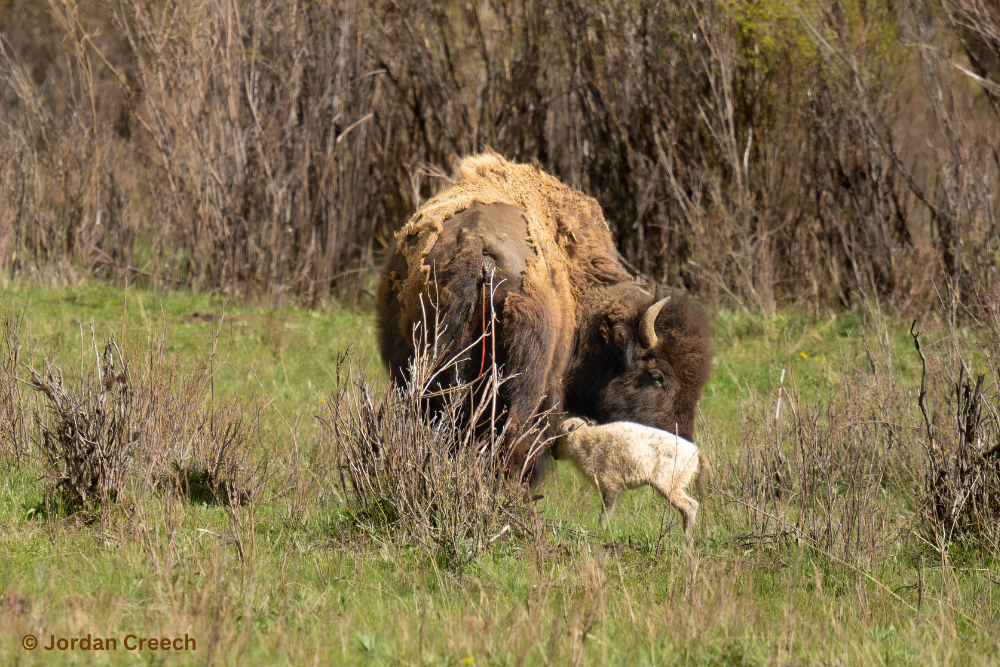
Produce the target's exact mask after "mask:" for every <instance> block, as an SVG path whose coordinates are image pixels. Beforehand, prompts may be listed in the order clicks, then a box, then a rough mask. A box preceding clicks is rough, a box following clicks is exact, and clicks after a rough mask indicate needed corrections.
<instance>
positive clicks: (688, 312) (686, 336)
mask: <svg viewBox="0 0 1000 667" xmlns="http://www.w3.org/2000/svg"><path fill="white" fill-rule="evenodd" d="M605 303H606V304H608V303H611V304H613V305H610V306H607V307H605V308H604V309H602V312H601V313H599V314H598V316H597V317H595V318H594V319H593V320H592V321H593V322H594V323H595V326H593V327H591V328H590V330H591V331H592V332H593V334H594V335H591V336H590V337H589V340H588V339H587V338H586V334H585V333H584V332H581V333H584V337H583V338H581V344H582V347H583V348H584V349H582V350H580V352H583V354H580V355H579V356H578V359H579V363H578V364H577V365H576V366H575V368H574V369H573V372H571V374H570V377H569V378H568V379H569V382H568V385H569V386H568V390H569V391H567V396H566V408H567V409H569V410H571V411H575V412H580V413H583V414H586V415H588V416H590V417H592V418H594V419H596V420H598V421H599V422H601V423H607V422H612V421H630V422H635V423H639V424H645V425H647V426H653V427H656V428H661V429H664V430H667V431H670V432H672V433H676V434H677V435H679V436H681V437H682V438H686V439H688V440H691V439H692V438H693V435H694V415H695V410H696V409H697V405H698V399H699V397H700V396H701V389H702V387H703V386H704V384H705V381H706V380H707V378H708V371H709V368H710V365H711V349H710V342H709V341H710V334H709V329H708V324H707V322H706V320H705V318H704V317H703V316H702V315H701V314H700V313H698V312H697V311H696V310H695V309H694V308H693V306H692V305H691V304H690V303H689V302H688V301H687V300H686V299H683V298H676V297H674V298H672V297H667V298H665V299H661V300H658V301H655V302H654V300H653V299H652V298H651V297H649V296H648V295H647V294H645V293H644V292H640V291H638V290H634V291H632V292H630V293H628V294H624V295H617V297H616V298H615V299H614V300H613V301H611V302H605ZM598 322H599V323H598Z"/></svg>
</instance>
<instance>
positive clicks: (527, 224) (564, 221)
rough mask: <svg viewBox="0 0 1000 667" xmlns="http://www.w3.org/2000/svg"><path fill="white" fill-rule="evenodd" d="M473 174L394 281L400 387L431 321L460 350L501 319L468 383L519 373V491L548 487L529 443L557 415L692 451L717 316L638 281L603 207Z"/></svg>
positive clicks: (390, 266)
mask: <svg viewBox="0 0 1000 667" xmlns="http://www.w3.org/2000/svg"><path fill="white" fill-rule="evenodd" d="M459 173H460V180H459V181H458V182H457V183H456V184H455V185H453V186H452V187H450V188H448V189H447V190H445V191H444V192H442V193H441V194H440V195H438V196H437V197H435V198H433V199H431V200H430V201H428V202H427V203H426V204H424V205H423V206H422V207H421V208H420V210H418V211H417V212H416V214H414V216H413V217H412V218H411V219H410V220H409V222H408V223H407V224H406V225H405V226H404V227H403V228H402V229H401V230H400V231H399V233H398V234H397V235H396V248H395V251H394V252H393V254H392V256H391V257H390V258H389V261H388V262H387V264H386V266H385V269H384V271H383V273H382V282H381V285H380V288H379V326H380V329H381V340H380V343H381V348H382V357H383V359H384V360H385V362H386V363H387V364H388V366H389V369H390V376H391V378H392V380H393V382H396V383H402V382H405V380H406V377H407V372H408V369H409V362H410V360H411V359H412V358H413V356H414V354H415V351H414V327H415V326H416V325H417V323H419V322H422V321H423V320H424V318H425V317H426V318H427V320H428V321H429V323H430V324H431V325H433V323H434V322H435V321H437V322H439V326H441V329H440V334H441V339H442V340H441V342H442V344H444V345H445V346H446V347H447V348H448V349H450V350H451V351H452V352H456V351H458V350H462V349H465V348H469V347H470V346H472V344H473V343H475V342H476V340H477V339H478V338H479V337H480V335H481V334H482V333H483V330H484V325H483V323H484V322H489V321H490V318H491V316H492V315H493V314H495V317H496V319H495V322H494V327H495V328H493V327H490V326H489V324H487V325H486V327H485V328H486V329H487V330H488V331H492V332H493V336H494V339H493V340H492V341H488V342H480V343H477V344H476V345H474V346H472V347H471V348H470V349H471V351H470V353H469V354H467V355H466V359H465V361H463V362H461V363H459V364H458V373H457V376H458V377H457V379H459V380H462V381H471V380H475V379H476V378H477V377H479V376H481V375H482V374H483V373H484V371H485V372H489V370H490V366H491V365H492V364H497V365H498V366H500V367H502V368H503V370H504V373H505V374H507V375H510V374H515V376H514V377H513V378H512V379H511V380H509V381H508V382H507V383H505V384H504V385H503V386H502V388H501V392H500V400H501V401H502V403H503V407H504V408H505V409H506V417H505V419H506V420H507V424H506V425H507V432H506V437H505V442H504V446H505V447H506V448H507V450H508V453H509V455H510V456H509V458H508V464H507V465H508V468H507V472H508V476H509V477H511V478H512V479H513V480H515V481H518V482H534V481H536V479H537V478H538V476H539V474H540V471H541V467H540V465H539V462H540V461H541V460H543V456H541V455H538V454H530V458H529V453H530V452H529V450H530V446H531V443H530V442H529V441H528V440H527V438H520V437H519V436H520V435H522V433H523V432H524V430H525V428H526V426H527V425H528V424H529V423H530V422H531V421H532V419H533V417H535V416H536V415H537V414H539V413H541V412H544V411H546V410H549V409H552V414H557V413H561V412H563V411H568V412H572V413H575V414H579V415H585V416H587V417H590V418H592V419H595V420H597V421H598V422H602V423H603V422H612V421H631V422H637V423H639V424H646V425H649V426H655V427H658V428H662V429H666V430H668V431H672V432H674V433H677V434H678V435H680V436H681V437H683V438H686V439H688V440H691V439H692V435H693V431H694V413H695V409H696V406H697V403H698V398H699V396H700V395H701V390H702V387H703V386H704V384H705V380H706V379H707V377H708V371H709V365H710V349H709V347H710V345H709V329H708V325H707V323H706V322H705V319H704V318H703V317H702V316H701V315H699V314H698V313H697V312H696V311H694V310H693V309H692V308H691V307H690V306H689V304H688V303H687V301H686V300H685V299H683V298H677V297H675V298H671V297H669V296H668V297H666V298H664V299H660V300H657V299H656V298H654V297H653V296H652V295H650V294H649V293H647V292H646V291H644V290H643V289H641V288H640V287H639V286H638V285H637V284H635V282H634V281H633V279H632V277H631V276H630V275H629V274H628V273H627V272H626V271H625V269H624V268H623V267H622V265H621V263H620V262H619V260H618V257H617V254H616V252H615V248H614V245H613V244H612V241H611V235H610V233H609V232H608V227H607V223H606V222H605V220H604V215H603V213H602V212H601V208H600V206H598V204H597V202H596V201H595V200H594V199H591V198H590V197H587V196H585V195H583V194H582V193H580V192H578V191H576V190H574V189H572V188H569V187H567V186H565V185H563V184H562V183H560V182H559V181H557V180H556V179H555V178H553V177H551V176H549V175H548V174H545V173H543V172H542V171H541V170H539V169H538V168H537V167H534V166H529V165H522V164H514V163H510V162H507V161H506V160H504V159H503V158H501V157H500V156H499V155H497V154H495V153H486V154H483V155H478V156H473V157H467V158H465V159H464V160H463V161H462V162H461V164H460V166H459ZM497 285H499V286H497ZM491 297H492V304H489V303H487V299H489V298H491ZM435 304H436V306H437V311H436V312H435V310H434V306H435ZM426 330H427V329H426V325H424V331H426ZM494 350H495V357H494V354H493V351H494ZM548 426H549V430H552V426H554V424H550V425H548Z"/></svg>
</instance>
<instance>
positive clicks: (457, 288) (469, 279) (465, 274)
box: [441, 238, 488, 354]
mask: <svg viewBox="0 0 1000 667" xmlns="http://www.w3.org/2000/svg"><path fill="white" fill-rule="evenodd" d="M473 241H475V242H472V243H468V244H467V247H464V248H463V249H462V250H461V252H459V253H458V254H457V255H456V256H455V257H454V258H453V259H452V260H451V262H449V267H448V268H449V273H450V274H451V275H450V276H449V278H448V279H447V280H446V281H445V283H444V285H443V287H444V288H445V289H446V290H447V293H448V295H449V298H448V305H447V307H446V309H445V312H444V313H443V317H442V321H441V324H443V325H444V332H443V334H442V340H441V343H443V349H444V350H445V351H449V352H451V353H452V354H454V353H455V352H457V351H458V350H459V349H461V345H463V344H464V343H466V342H467V339H466V336H467V329H466V327H467V325H468V323H469V322H470V321H472V320H473V319H474V315H475V314H476V311H477V309H478V308H480V307H482V303H481V301H482V299H483V296H487V297H488V295H486V294H485V293H484V292H483V284H484V279H483V277H482V276H483V272H484V268H483V264H484V261H483V247H482V240H481V239H478V238H475V239H473ZM476 335H478V332H477V334H476Z"/></svg>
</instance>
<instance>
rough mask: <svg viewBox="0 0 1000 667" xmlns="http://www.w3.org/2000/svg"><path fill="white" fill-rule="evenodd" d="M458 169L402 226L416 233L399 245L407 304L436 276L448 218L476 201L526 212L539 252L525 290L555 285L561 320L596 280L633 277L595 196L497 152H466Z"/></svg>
mask: <svg viewBox="0 0 1000 667" xmlns="http://www.w3.org/2000/svg"><path fill="white" fill-rule="evenodd" d="M458 172H459V177H460V178H459V181H458V183H457V184H456V185H454V186H453V187H450V188H448V189H447V190H445V191H444V192H442V193H441V194H439V195H438V196H436V197H434V198H433V199H431V200H430V201H428V202H427V203H426V204H424V205H423V206H422V207H421V208H420V210H419V211H417V212H416V213H415V214H414V215H413V217H412V218H410V221H409V222H407V223H406V225H404V226H403V228H402V229H400V231H399V232H398V233H397V238H400V239H404V238H410V237H416V241H415V242H414V241H412V240H411V241H409V242H408V243H407V244H400V245H399V247H398V250H397V252H401V253H402V254H403V255H404V256H405V258H406V264H407V269H408V271H407V273H408V275H407V277H406V278H405V280H404V282H403V285H402V288H401V289H400V294H399V298H400V299H401V300H402V302H403V309H404V310H407V311H409V310H412V309H415V308H418V307H419V298H420V294H421V293H422V292H424V291H425V289H426V287H427V283H428V282H429V281H430V279H431V267H430V266H428V265H427V264H426V263H425V262H424V260H425V258H426V257H427V254H428V253H429V252H430V250H431V248H432V247H433V246H434V244H435V242H436V241H437V239H438V236H440V234H441V233H442V232H443V231H444V223H445V221H447V220H448V219H449V218H451V217H452V216H454V215H455V214H456V213H459V212H461V211H464V210H466V209H467V208H469V206H471V205H472V204H473V202H479V203H481V204H509V205H512V206H516V207H517V208H520V209H522V210H523V211H524V219H525V221H526V222H527V223H528V239H527V240H528V242H529V243H530V244H531V245H532V247H533V248H534V250H535V257H533V258H530V259H529V260H528V262H527V268H526V270H525V273H524V275H523V277H522V285H521V289H522V291H523V292H524V293H525V295H526V296H532V295H533V294H534V293H537V292H539V291H544V290H547V289H549V287H550V286H551V287H554V288H555V291H556V296H557V297H558V298H559V301H560V303H561V304H562V305H563V312H562V313H561V315H562V317H561V318H560V319H561V320H562V321H563V322H575V321H576V303H577V301H578V300H579V298H580V297H581V296H582V295H583V294H584V293H585V292H586V291H587V289H588V287H589V286H590V285H593V284H595V283H612V282H618V281H622V280H628V279H629V278H630V276H629V275H628V273H627V272H626V271H625V270H624V269H623V268H622V267H621V265H620V264H619V263H618V262H617V261H616V260H615V259H614V258H615V257H616V251H615V246H614V243H613V242H612V240H611V234H610V233H609V232H608V223H607V221H606V220H605V219H604V213H603V212H602V211H601V207H600V205H599V204H598V203H597V201H596V200H594V199H593V198H592V197H588V196H586V195H585V194H583V193H581V192H579V191H577V190H574V189H573V188H570V187H567V186H566V185H563V184H562V183H560V182H559V181H558V180H556V179H555V178H553V177H552V176H549V175H548V174H546V173H545V172H543V171H541V170H540V169H539V168H538V167H536V166H533V165H526V164H515V163H513V162H508V161H507V160H505V159H503V158H502V157H501V156H500V155H498V154H496V153H494V152H492V151H488V152H486V153H483V154H481V155H474V156H470V157H466V158H465V159H464V160H462V162H461V163H460V164H459V167H458ZM553 324H556V329H557V330H560V331H569V329H568V328H567V327H562V326H558V324H559V323H553ZM403 333H404V334H407V335H408V334H409V332H403ZM570 333H572V332H571V331H570ZM564 342H566V343H568V342H569V341H568V340H567V341H564Z"/></svg>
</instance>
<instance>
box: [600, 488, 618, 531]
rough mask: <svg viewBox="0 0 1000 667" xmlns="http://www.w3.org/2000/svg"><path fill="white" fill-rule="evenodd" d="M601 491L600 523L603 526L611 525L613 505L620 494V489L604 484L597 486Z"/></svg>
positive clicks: (616, 502)
mask: <svg viewBox="0 0 1000 667" xmlns="http://www.w3.org/2000/svg"><path fill="white" fill-rule="evenodd" d="M599 490H600V492H601V505H602V507H601V525H602V526H604V527H605V528H608V527H610V526H611V517H612V516H613V515H614V513H615V505H617V504H618V496H619V495H621V489H617V488H613V487H609V486H604V487H599Z"/></svg>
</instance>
